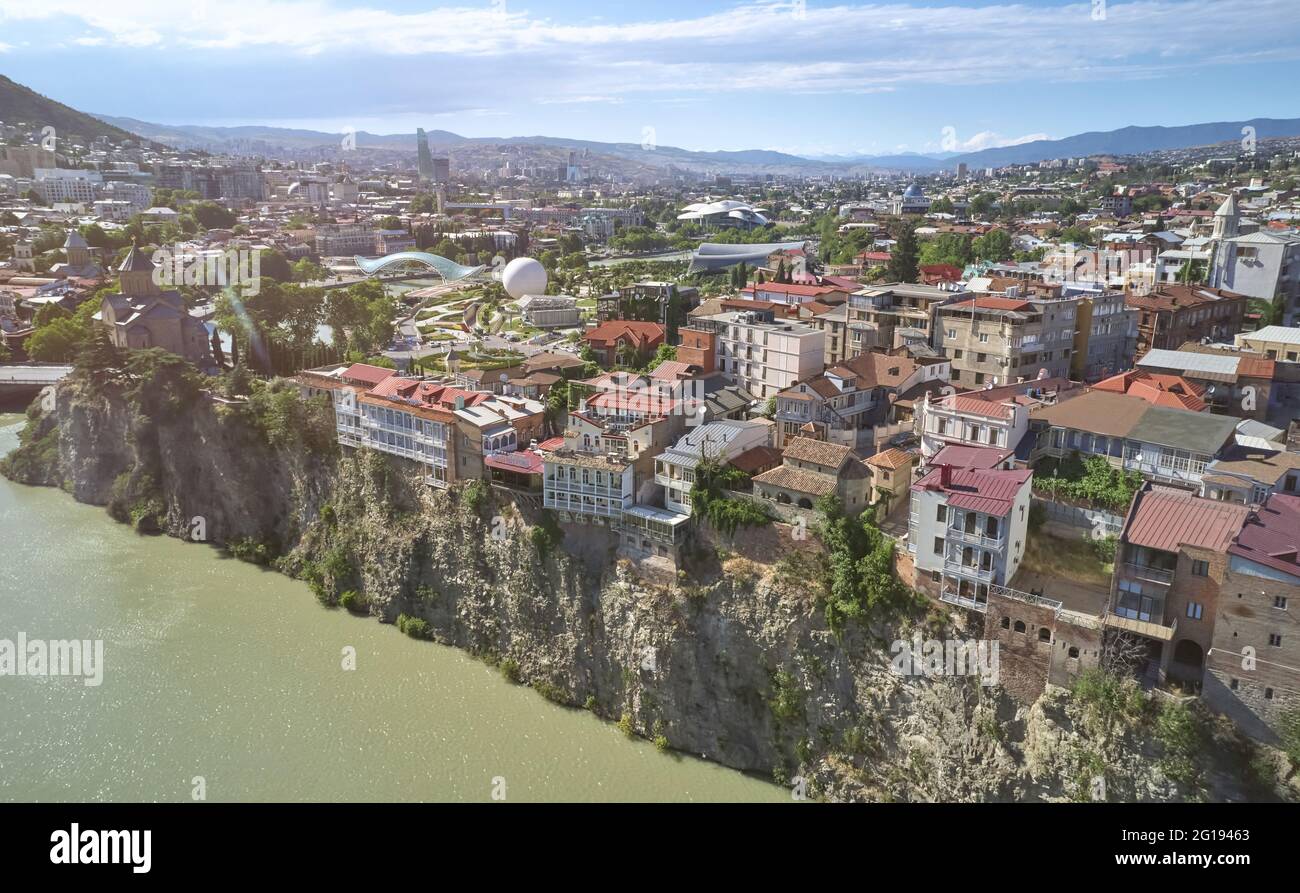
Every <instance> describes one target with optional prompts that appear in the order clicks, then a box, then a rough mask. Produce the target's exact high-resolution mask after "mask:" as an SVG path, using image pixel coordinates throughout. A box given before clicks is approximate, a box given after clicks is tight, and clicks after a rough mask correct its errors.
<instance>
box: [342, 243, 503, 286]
mask: <svg viewBox="0 0 1300 893" xmlns="http://www.w3.org/2000/svg"><path fill="white" fill-rule="evenodd" d="M353 260H355V261H356V262H357V266H358V267H360V268H361V272H363V273H365V274H366V275H367V276H374V275H375V274H376V273H397V272H402V271H417V272H423V271H427V270H432V271H433V272H435V273H437V274H438V275H439V276H441V277H442V278H443V280H445V281H447V282H457V281H459V280H461V279H468V278H469V277H470V276H475V275H477V274H479V273H482V272H483V271H484V270H486V269H487V267H484V266H478V267H466V266H462V265H461V264H458V263H456V262H455V261H454V260H447V258H445V257H439V256H438V255H436V254H429V253H428V252H425V251H399V252H397V253H396V254H388V255H385V256H384V257H360V256H358V257H355V258H353Z"/></svg>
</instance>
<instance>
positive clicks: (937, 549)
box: [934, 536, 943, 555]
mask: <svg viewBox="0 0 1300 893" xmlns="http://www.w3.org/2000/svg"><path fill="white" fill-rule="evenodd" d="M934 554H935V555H942V554H943V537H941V536H936V537H935V538H934Z"/></svg>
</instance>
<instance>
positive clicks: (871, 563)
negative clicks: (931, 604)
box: [817, 496, 919, 632]
mask: <svg viewBox="0 0 1300 893" xmlns="http://www.w3.org/2000/svg"><path fill="white" fill-rule="evenodd" d="M817 508H818V510H819V511H820V512H821V515H822V521H821V525H820V527H819V533H820V535H821V539H822V543H823V544H824V545H825V546H826V555H825V556H824V557H823V558H822V574H821V583H822V590H823V600H824V602H825V606H826V607H825V610H826V624H827V626H829V627H830V628H831V629H832V630H834V631H835V632H839V631H840V630H842V629H843V628H844V625H845V624H846V623H847V622H848V621H849V620H852V619H855V618H856V619H861V620H869V619H881V618H883V617H886V616H889V615H899V614H911V613H915V612H916V611H917V610H918V607H919V605H918V604H917V602H916V601H915V599H913V598H912V596H911V591H910V590H909V589H908V588H907V586H905V585H903V583H902V581H900V580H899V579H898V577H897V576H896V575H895V573H894V543H893V541H892V540H890V539H889V538H888V537H887V536H885V535H884V534H883V533H881V532H880V528H878V527H877V526H876V523H875V517H874V515H873V513H872V512H870V511H867V512H863V513H862V514H861V515H858V516H857V517H849V516H848V515H846V514H845V513H844V508H843V506H842V505H841V504H840V501H839V500H838V499H836V498H835V497H834V496H824V497H822V498H821V499H819V500H818V501H817Z"/></svg>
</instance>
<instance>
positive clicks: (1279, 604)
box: [1273, 595, 1286, 611]
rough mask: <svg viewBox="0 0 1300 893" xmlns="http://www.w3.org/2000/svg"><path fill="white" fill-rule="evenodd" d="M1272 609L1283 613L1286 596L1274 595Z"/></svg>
mask: <svg viewBox="0 0 1300 893" xmlns="http://www.w3.org/2000/svg"><path fill="white" fill-rule="evenodd" d="M1273 607H1275V608H1277V609H1279V610H1281V611H1285V610H1286V596H1285V595H1275V596H1273Z"/></svg>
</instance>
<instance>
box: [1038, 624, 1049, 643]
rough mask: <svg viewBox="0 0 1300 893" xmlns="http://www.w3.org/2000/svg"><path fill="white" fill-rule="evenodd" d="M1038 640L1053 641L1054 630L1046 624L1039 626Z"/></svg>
mask: <svg viewBox="0 0 1300 893" xmlns="http://www.w3.org/2000/svg"><path fill="white" fill-rule="evenodd" d="M1038 641H1040V642H1050V641H1052V631H1051V630H1050V629H1048V628H1047V627H1045V626H1040V627H1039V628H1038Z"/></svg>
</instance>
